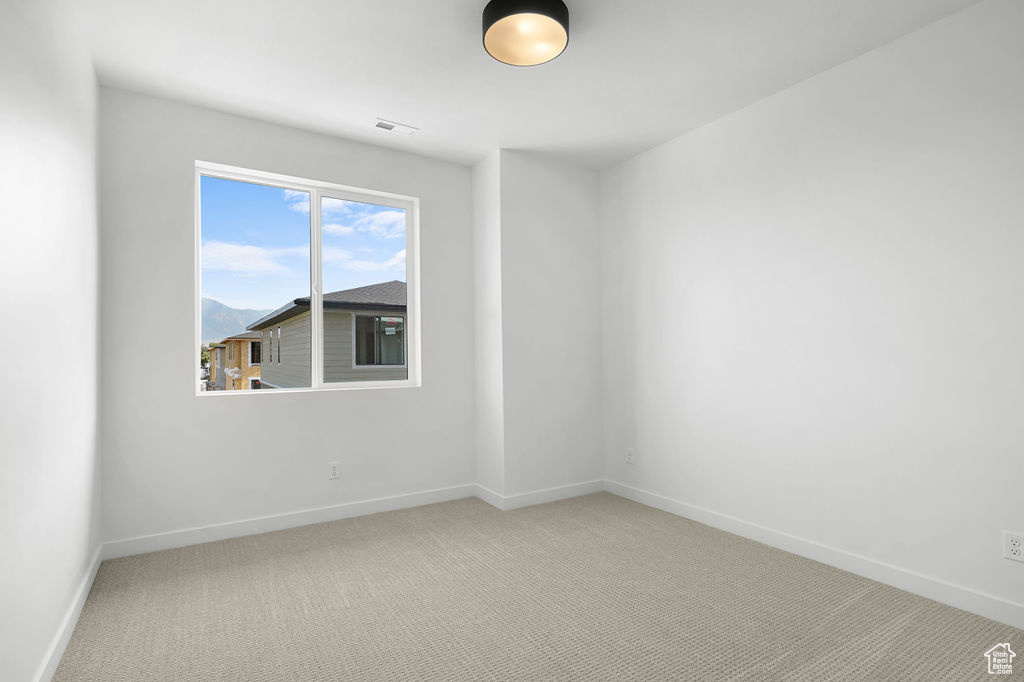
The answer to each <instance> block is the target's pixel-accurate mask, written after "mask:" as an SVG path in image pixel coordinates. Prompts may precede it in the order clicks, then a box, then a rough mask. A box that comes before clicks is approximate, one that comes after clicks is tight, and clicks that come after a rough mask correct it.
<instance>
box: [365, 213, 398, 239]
mask: <svg viewBox="0 0 1024 682" xmlns="http://www.w3.org/2000/svg"><path fill="white" fill-rule="evenodd" d="M355 228H356V229H357V230H359V231H360V232H368V233H369V234H372V235H373V236H374V237H377V238H379V239H398V238H400V237H404V236H405V211H399V210H397V209H395V210H389V211H380V212H379V213H370V214H367V215H362V216H360V217H359V218H358V219H357V220H356V223H355Z"/></svg>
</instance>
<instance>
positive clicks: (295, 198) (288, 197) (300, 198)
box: [281, 189, 309, 215]
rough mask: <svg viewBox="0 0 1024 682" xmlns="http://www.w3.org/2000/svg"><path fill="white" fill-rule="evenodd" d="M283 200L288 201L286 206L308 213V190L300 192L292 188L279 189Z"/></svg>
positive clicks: (297, 211)
mask: <svg viewBox="0 0 1024 682" xmlns="http://www.w3.org/2000/svg"><path fill="white" fill-rule="evenodd" d="M281 192H282V193H283V196H284V200H285V201H286V202H288V208H290V209H291V210H293V211H295V212H296V213H304V214H306V215H309V192H300V191H298V190H294V189H283V190H281Z"/></svg>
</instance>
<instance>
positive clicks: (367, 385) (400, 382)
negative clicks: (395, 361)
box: [196, 379, 422, 397]
mask: <svg viewBox="0 0 1024 682" xmlns="http://www.w3.org/2000/svg"><path fill="white" fill-rule="evenodd" d="M264 386H266V385H265V384H264ZM421 387H422V383H420V382H419V381H413V380H411V379H396V380H394V381H387V380H385V381H350V382H348V383H344V384H341V383H333V384H324V385H323V386H317V387H303V388H270V387H265V388H262V389H249V390H245V389H243V390H233V391H196V397H203V396H208V395H256V394H260V395H263V394H273V393H333V392H337V391H366V390H375V389H382V388H383V389H387V388H421Z"/></svg>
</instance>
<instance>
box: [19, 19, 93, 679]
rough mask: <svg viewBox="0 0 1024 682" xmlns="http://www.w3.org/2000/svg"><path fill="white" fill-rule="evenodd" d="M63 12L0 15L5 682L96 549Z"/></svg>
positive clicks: (79, 117)
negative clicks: (3, 331)
mask: <svg viewBox="0 0 1024 682" xmlns="http://www.w3.org/2000/svg"><path fill="white" fill-rule="evenodd" d="M67 11H68V8H67V7H65V6H63V4H62V3H55V2H52V1H46V0H43V1H40V0H32V1H22V0H16V1H15V2H4V3H2V4H0V93H2V94H0V159H2V162H0V227H2V230H3V247H2V248H0V308H2V309H3V311H4V329H5V333H4V334H3V335H2V336H0V339H2V340H0V350H2V354H3V357H4V359H5V361H4V367H5V370H6V372H5V376H4V379H3V384H4V390H3V392H2V393H0V434H3V443H2V449H0V540H2V545H0V585H2V586H3V589H2V590H0V679H4V680H30V679H33V678H34V677H35V676H36V674H37V672H39V671H40V667H41V665H42V664H43V663H44V661H45V659H46V658H47V656H48V650H49V648H50V647H51V644H53V643H54V635H55V633H57V632H58V631H59V629H60V625H61V622H62V620H63V619H64V617H65V615H66V614H67V613H68V610H69V607H70V606H72V605H73V603H74V601H75V593H76V591H77V590H78V588H79V587H80V585H81V584H82V581H83V578H84V577H85V576H86V575H87V574H88V572H89V569H90V564H91V560H92V558H93V556H94V554H95V552H96V550H97V548H98V546H99V539H100V535H99V530H100V528H99V511H100V509H99V499H98V497H99V496H98V493H99V456H98V448H97V328H96V323H97V315H96V313H97V289H98V284H97V267H96V258H97V246H96V244H97V231H96V186H95V163H96V155H95V121H96V118H95V85H94V83H95V79H94V76H93V71H92V66H91V63H90V62H89V60H88V58H87V55H86V53H85V52H84V50H83V49H82V47H81V45H80V42H79V40H78V37H77V36H76V35H75V34H74V33H73V32H72V31H71V30H70V26H69V25H68V23H69V22H67V21H66V16H67ZM58 655H59V652H58Z"/></svg>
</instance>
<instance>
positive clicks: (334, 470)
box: [327, 462, 341, 481]
mask: <svg viewBox="0 0 1024 682" xmlns="http://www.w3.org/2000/svg"><path fill="white" fill-rule="evenodd" d="M340 469H341V462H329V463H328V471H327V478H329V479H331V480H332V481H333V480H334V479H336V478H338V476H339V475H340V473H339V471H340Z"/></svg>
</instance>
